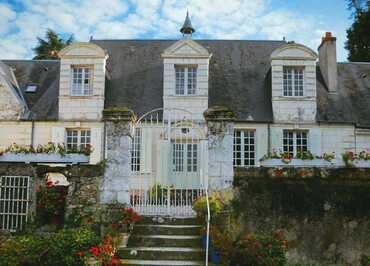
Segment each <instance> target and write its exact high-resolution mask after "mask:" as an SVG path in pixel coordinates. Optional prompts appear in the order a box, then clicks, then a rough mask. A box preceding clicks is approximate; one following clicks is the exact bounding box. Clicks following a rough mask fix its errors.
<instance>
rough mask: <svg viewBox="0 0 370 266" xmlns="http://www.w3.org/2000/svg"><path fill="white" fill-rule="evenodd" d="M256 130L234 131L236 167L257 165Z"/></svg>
mask: <svg viewBox="0 0 370 266" xmlns="http://www.w3.org/2000/svg"><path fill="white" fill-rule="evenodd" d="M255 148H256V144H255V131H254V130H235V131H234V158H233V161H234V166H253V165H255V164H256V153H255V150H256V149H255Z"/></svg>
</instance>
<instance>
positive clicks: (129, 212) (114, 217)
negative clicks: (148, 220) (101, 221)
mask: <svg viewBox="0 0 370 266" xmlns="http://www.w3.org/2000/svg"><path fill="white" fill-rule="evenodd" d="M108 217H109V220H110V221H109V222H110V228H109V231H110V234H111V235H113V236H114V237H116V238H117V239H119V242H120V246H122V247H127V243H128V240H129V238H130V235H131V232H132V230H133V227H134V224H135V223H136V222H138V221H140V220H141V216H140V215H139V214H138V213H137V212H135V211H134V210H133V209H132V208H127V207H123V208H122V207H115V208H112V209H111V210H110V211H109V216H108Z"/></svg>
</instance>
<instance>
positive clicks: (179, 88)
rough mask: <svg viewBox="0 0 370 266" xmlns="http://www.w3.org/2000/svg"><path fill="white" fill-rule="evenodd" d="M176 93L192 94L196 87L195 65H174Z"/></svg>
mask: <svg viewBox="0 0 370 266" xmlns="http://www.w3.org/2000/svg"><path fill="white" fill-rule="evenodd" d="M175 75H176V91H175V92H176V95H194V94H195V91H196V88H197V67H196V66H182V65H177V66H175Z"/></svg>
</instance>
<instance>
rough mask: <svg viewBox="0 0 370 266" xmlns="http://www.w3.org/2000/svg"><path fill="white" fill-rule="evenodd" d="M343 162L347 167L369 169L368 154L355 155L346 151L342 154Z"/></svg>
mask: <svg viewBox="0 0 370 266" xmlns="http://www.w3.org/2000/svg"><path fill="white" fill-rule="evenodd" d="M342 158H343V162H344V164H345V165H346V166H347V167H360V168H370V152H369V151H361V152H360V153H355V152H353V151H347V152H345V153H343V154H342Z"/></svg>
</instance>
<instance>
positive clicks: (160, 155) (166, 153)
mask: <svg viewBox="0 0 370 266" xmlns="http://www.w3.org/2000/svg"><path fill="white" fill-rule="evenodd" d="M157 147H158V149H157V178H156V179H157V183H162V184H168V183H169V172H170V159H171V142H170V141H168V140H159V141H158V145H157Z"/></svg>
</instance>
